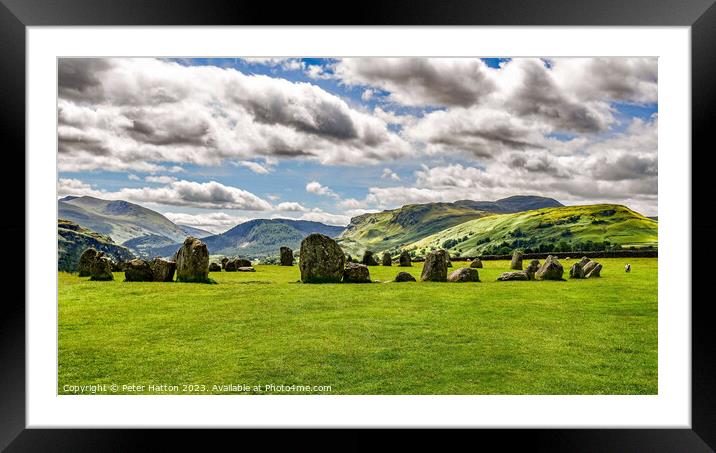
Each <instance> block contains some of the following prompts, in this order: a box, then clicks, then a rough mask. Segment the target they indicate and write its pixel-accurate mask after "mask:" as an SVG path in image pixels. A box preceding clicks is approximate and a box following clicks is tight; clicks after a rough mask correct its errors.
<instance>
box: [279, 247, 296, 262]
mask: <svg viewBox="0 0 716 453" xmlns="http://www.w3.org/2000/svg"><path fill="white" fill-rule="evenodd" d="M279 252H280V253H281V266H293V250H291V249H290V248H288V247H281V248H280V249H279Z"/></svg>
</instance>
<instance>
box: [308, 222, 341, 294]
mask: <svg viewBox="0 0 716 453" xmlns="http://www.w3.org/2000/svg"><path fill="white" fill-rule="evenodd" d="M298 261H299V262H298V265H299V266H298V267H299V269H300V271H301V281H302V282H304V283H340V281H341V280H342V279H343V269H344V266H345V256H344V255H343V250H341V247H340V246H339V245H338V243H337V242H336V241H334V240H333V239H331V238H329V237H328V236H326V235H324V234H319V233H313V234H309V235H308V236H306V237H305V238H304V239H303V241H301V250H300V252H299V255H298Z"/></svg>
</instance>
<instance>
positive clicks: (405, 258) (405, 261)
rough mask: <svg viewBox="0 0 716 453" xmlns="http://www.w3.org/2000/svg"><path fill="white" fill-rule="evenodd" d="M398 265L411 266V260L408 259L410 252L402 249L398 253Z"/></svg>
mask: <svg viewBox="0 0 716 453" xmlns="http://www.w3.org/2000/svg"><path fill="white" fill-rule="evenodd" d="M399 261H400V267H410V266H412V263H411V260H410V253H408V252H406V251H403V252H401V253H400V258H399ZM408 275H409V274H408Z"/></svg>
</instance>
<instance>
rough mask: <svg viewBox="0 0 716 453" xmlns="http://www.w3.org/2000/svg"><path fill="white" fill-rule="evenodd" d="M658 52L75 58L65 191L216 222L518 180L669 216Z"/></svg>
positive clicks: (392, 203) (66, 80)
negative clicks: (663, 195) (543, 56)
mask: <svg viewBox="0 0 716 453" xmlns="http://www.w3.org/2000/svg"><path fill="white" fill-rule="evenodd" d="M656 64H657V63H656V59H648V58H647V59H624V58H609V59H549V60H539V59H499V58H489V59H488V58H486V59H465V58H459V59H418V58H402V59H401V58H396V59H381V58H357V59H316V58H306V59H296V58H271V59H241V58H229V59H171V60H164V59H107V60H88V59H83V60H73V59H65V60H61V62H60V74H59V79H60V99H59V102H58V116H59V128H58V131H59V143H60V147H59V154H58V162H59V168H60V172H59V181H58V190H59V194H60V195H61V196H63V195H68V194H72V195H92V196H98V197H104V198H113V199H114V198H121V199H127V200H128V201H132V202H136V203H139V204H142V205H145V206H147V207H150V208H152V209H155V210H157V211H159V212H162V213H165V215H167V217H169V218H170V219H172V220H174V221H176V222H178V223H187V224H191V225H194V226H197V227H200V228H205V229H208V230H211V231H214V232H220V231H223V230H225V229H228V228H230V227H232V226H233V225H234V224H236V223H238V222H241V221H245V220H248V219H251V218H269V217H289V218H301V219H309V220H317V221H323V222H326V223H332V224H346V223H347V222H348V220H349V219H350V217H352V216H355V215H358V214H361V213H363V212H371V211H376V210H382V209H392V208H395V207H398V206H401V205H403V204H407V203H421V202H433V201H454V200H457V199H465V198H469V199H475V200H494V199H498V198H501V197H505V196H510V195H518V194H533V195H543V196H551V197H554V198H556V199H558V200H559V201H562V202H563V203H565V204H584V203H597V202H610V203H620V204H626V205H627V206H630V207H632V208H633V209H636V210H638V211H640V212H642V213H644V214H646V215H656V214H657V198H656V192H657V174H656V164H657V143H656V130H657V118H658V117H657V111H658V103H657V95H656V93H657V81H656Z"/></svg>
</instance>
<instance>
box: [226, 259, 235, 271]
mask: <svg viewBox="0 0 716 453" xmlns="http://www.w3.org/2000/svg"><path fill="white" fill-rule="evenodd" d="M236 269H238V266H237V265H236V261H235V260H228V261H227V262H226V264H225V265H224V270H225V271H226V272H236Z"/></svg>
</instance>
